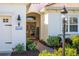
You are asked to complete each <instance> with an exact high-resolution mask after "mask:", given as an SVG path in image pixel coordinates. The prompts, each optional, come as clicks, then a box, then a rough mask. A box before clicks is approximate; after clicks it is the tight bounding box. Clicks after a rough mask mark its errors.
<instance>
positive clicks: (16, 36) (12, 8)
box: [0, 3, 26, 48]
mask: <svg viewBox="0 0 79 59" xmlns="http://www.w3.org/2000/svg"><path fill="white" fill-rule="evenodd" d="M0 14H6V15H7V14H10V15H11V17H12V19H11V20H12V47H13V48H14V47H15V46H16V45H17V44H18V43H24V46H26V4H4V3H3V4H0ZM18 14H20V16H21V26H22V30H16V29H15V28H16V26H17V20H16V19H17V17H18ZM6 35H8V34H6Z"/></svg>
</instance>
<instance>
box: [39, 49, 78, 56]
mask: <svg viewBox="0 0 79 59" xmlns="http://www.w3.org/2000/svg"><path fill="white" fill-rule="evenodd" d="M76 55H77V53H76V49H74V48H65V56H76ZM39 56H62V48H59V49H58V50H56V49H54V51H53V52H50V51H48V50H43V51H42V52H41V53H40V54H39Z"/></svg>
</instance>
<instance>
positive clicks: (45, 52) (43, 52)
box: [39, 50, 52, 56]
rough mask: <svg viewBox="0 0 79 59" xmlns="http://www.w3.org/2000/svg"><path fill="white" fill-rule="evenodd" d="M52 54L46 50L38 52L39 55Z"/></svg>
mask: <svg viewBox="0 0 79 59" xmlns="http://www.w3.org/2000/svg"><path fill="white" fill-rule="evenodd" d="M51 55H52V54H51V53H50V51H48V50H43V51H42V52H40V54H39V56H51Z"/></svg>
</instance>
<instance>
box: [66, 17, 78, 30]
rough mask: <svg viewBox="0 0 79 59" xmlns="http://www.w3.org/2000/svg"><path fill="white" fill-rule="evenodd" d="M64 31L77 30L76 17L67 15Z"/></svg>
mask: <svg viewBox="0 0 79 59" xmlns="http://www.w3.org/2000/svg"><path fill="white" fill-rule="evenodd" d="M65 24H66V26H65V31H66V32H78V18H77V17H69V18H68V19H67V20H66V21H65Z"/></svg>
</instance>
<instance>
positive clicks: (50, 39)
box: [47, 36, 60, 47]
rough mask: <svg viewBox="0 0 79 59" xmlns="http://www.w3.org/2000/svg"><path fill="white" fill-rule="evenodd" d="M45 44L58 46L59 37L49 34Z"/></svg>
mask: <svg viewBox="0 0 79 59" xmlns="http://www.w3.org/2000/svg"><path fill="white" fill-rule="evenodd" d="M47 44H48V45H49V46H54V47H56V46H59V45H60V37H58V36H49V37H48V39H47Z"/></svg>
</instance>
